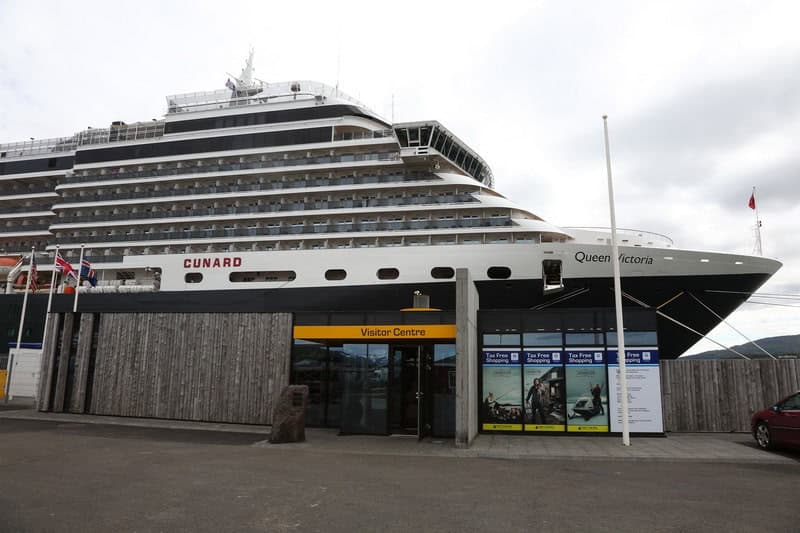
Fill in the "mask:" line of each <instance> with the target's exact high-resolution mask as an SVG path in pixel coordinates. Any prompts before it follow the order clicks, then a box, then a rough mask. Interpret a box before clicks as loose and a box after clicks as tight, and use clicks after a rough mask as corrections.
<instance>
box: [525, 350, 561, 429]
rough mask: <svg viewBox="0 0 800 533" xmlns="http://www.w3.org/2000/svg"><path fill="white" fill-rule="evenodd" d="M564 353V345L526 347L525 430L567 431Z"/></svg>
mask: <svg viewBox="0 0 800 533" xmlns="http://www.w3.org/2000/svg"><path fill="white" fill-rule="evenodd" d="M563 357H564V355H563V352H562V351H561V348H539V349H536V350H523V352H522V364H523V371H522V376H523V384H524V387H523V392H524V393H525V398H524V400H525V410H524V412H525V415H524V420H525V431H564V430H565V429H566V415H565V408H564V405H565V404H564V401H565V399H566V390H565V388H564V359H563Z"/></svg>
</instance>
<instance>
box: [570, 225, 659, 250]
mask: <svg viewBox="0 0 800 533" xmlns="http://www.w3.org/2000/svg"><path fill="white" fill-rule="evenodd" d="M563 229H565V230H568V231H569V230H574V231H587V232H592V233H597V234H598V235H600V234H603V235H606V236H607V237H608V239H611V228H610V227H603V226H596V227H591V226H571V227H564V228H563ZM617 235H618V236H619V237H623V238H624V237H638V238H640V239H643V240H646V241H648V243H649V244H654V243H663V244H668V245H670V246H672V245H674V244H675V243H674V242H673V241H672V239H671V238H670V237H667V236H666V235H662V234H661V233H655V232H653V231H645V230H638V229H631V228H617Z"/></svg>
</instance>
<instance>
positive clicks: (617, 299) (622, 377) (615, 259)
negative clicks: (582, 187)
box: [603, 115, 631, 446]
mask: <svg viewBox="0 0 800 533" xmlns="http://www.w3.org/2000/svg"><path fill="white" fill-rule="evenodd" d="M603 133H604V135H605V141H606V172H607V174H608V209H609V211H610V213H611V258H612V259H611V263H612V264H613V265H614V307H615V308H616V311H617V360H618V361H619V388H620V404H621V407H622V445H623V446H630V445H631V435H630V428H629V427H628V426H629V422H628V375H627V370H626V367H625V326H624V325H623V322H622V282H621V281H620V273H619V247H618V246H617V218H616V214H615V212H614V184H613V182H612V180H611V150H610V148H609V145H608V115H603ZM610 394H611V391H609V395H610ZM609 416H611V413H609Z"/></svg>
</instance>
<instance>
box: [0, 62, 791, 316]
mask: <svg viewBox="0 0 800 533" xmlns="http://www.w3.org/2000/svg"><path fill="white" fill-rule="evenodd" d="M251 60H252V57H251ZM251 67H252V65H251V62H248V65H247V67H246V68H245V70H244V71H243V72H242V75H241V76H240V77H239V78H237V79H235V80H234V81H231V80H229V82H228V84H227V88H226V89H223V90H217V91H211V92H204V93H192V94H184V95H175V96H170V97H168V98H167V113H166V115H165V117H164V118H163V120H154V121H150V122H138V123H134V124H125V123H123V122H121V121H118V122H113V123H112V124H111V126H110V127H109V128H105V129H89V130H86V131H84V132H80V133H78V134H75V135H73V136H72V137H65V138H60V139H53V140H47V141H33V140H32V141H30V142H24V143H16V144H12V145H2V146H0V184H2V189H0V220H2V223H1V224H0V251H2V253H3V254H7V255H13V254H23V253H26V252H29V251H30V248H31V247H32V246H35V247H36V248H37V250H46V251H49V252H51V253H52V251H53V250H54V248H55V246H56V245H58V246H59V247H60V253H61V255H62V256H63V257H64V258H65V259H67V260H68V261H71V262H73V263H77V261H78V257H79V255H80V249H81V246H85V248H84V253H85V256H86V257H87V258H88V259H89V260H90V261H91V262H92V263H93V264H94V267H95V270H96V271H97V272H98V278H99V282H98V286H97V287H96V288H91V289H90V288H82V290H85V291H87V292H97V293H104V292H115V291H119V292H139V291H153V290H160V291H162V292H167V291H229V290H261V291H264V290H266V291H271V290H285V289H289V288H296V289H308V290H310V291H313V290H314V289H319V288H325V289H327V288H339V289H341V290H342V291H345V292H342V293H341V294H343V295H344V294H346V291H347V290H362V289H363V290H366V288H369V287H380V286H383V287H391V286H396V285H403V286H406V285H408V286H412V285H415V284H416V285H417V286H420V287H424V286H425V285H426V284H436V283H447V282H452V281H453V277H454V269H456V268H459V267H466V268H469V269H470V271H471V272H472V275H473V276H474V278H475V280H476V281H477V282H478V283H479V284H480V283H484V284H485V285H484V288H485V291H487V292H486V295H485V296H484V295H482V298H486V299H487V300H492V299H494V300H495V301H494V302H493V305H495V306H500V307H502V305H503V302H508V306H509V307H515V306H516V307H518V306H523V307H529V308H534V307H536V306H541V305H557V304H558V303H559V302H562V303H563V302H566V301H574V302H575V303H578V302H580V303H581V305H592V304H593V302H598V301H603V302H605V299H607V297H608V294H609V293H608V288H607V285H608V282H609V279H610V276H611V264H610V256H609V254H610V246H609V244H610V240H609V239H610V234H609V232H608V231H605V230H594V229H586V228H574V229H567V228H560V227H557V226H554V225H553V224H550V223H548V222H546V221H544V220H542V219H541V218H540V217H538V216H536V215H535V214H534V213H533V212H531V211H529V210H527V209H525V208H522V207H520V206H518V205H516V204H515V203H514V202H512V201H510V200H509V199H507V198H505V197H504V196H503V195H501V194H499V193H498V192H496V191H495V190H494V189H493V185H494V184H493V175H492V172H491V170H490V168H489V166H488V165H487V163H486V162H485V161H483V159H482V158H481V157H480V156H479V155H478V154H477V153H476V152H475V151H474V150H472V149H471V148H470V147H469V146H467V145H466V144H465V143H464V142H462V141H461V140H460V139H459V138H458V137H456V135H454V134H453V133H451V132H450V131H449V130H447V129H446V128H445V127H444V126H442V125H441V124H439V123H438V122H436V121H421V122H410V123H400V124H389V123H388V122H387V121H385V120H384V119H382V118H381V117H379V116H378V115H377V114H375V113H374V112H372V111H370V110H369V109H368V108H367V107H366V106H364V105H363V104H361V103H359V102H358V101H356V100H355V99H353V98H351V97H349V96H347V95H346V94H344V93H342V92H340V91H339V90H338V89H337V88H334V87H330V86H327V85H324V84H320V83H317V82H310V81H294V82H287V83H275V84H267V83H263V82H255V81H253V80H252V75H251V73H252V68H251ZM564 216H565V218H566V217H567V216H568V214H565V215H564ZM620 245H621V248H620V251H621V254H622V255H623V257H622V259H623V261H622V275H623V276H625V277H626V279H627V280H635V281H634V282H633V284H632V285H628V286H629V287H631V288H630V291H631V294H630V296H631V297H633V298H634V299H637V300H639V301H641V302H644V303H646V304H648V305H658V304H660V303H662V301H665V300H666V299H668V298H670V297H672V296H674V295H675V294H678V293H679V292H680V291H681V290H682V289H681V287H683V286H694V285H697V284H698V283H700V282H699V281H698V280H699V279H702V280H706V281H707V280H713V279H716V280H717V281H719V280H726V284H724V286H720V287H719V288H720V290H723V289H731V290H733V289H738V288H742V289H746V290H750V289H752V290H754V289H755V287H757V286H759V285H760V284H761V283H763V282H764V281H765V280H766V279H767V278H768V277H769V276H770V275H772V274H773V273H774V272H775V271H776V270H777V268H779V266H780V264H779V263H778V262H777V261H773V260H769V259H765V258H761V257H752V256H735V255H730V254H713V253H708V252H700V251H689V250H681V249H678V248H675V247H674V246H673V243H672V241H671V240H670V239H669V238H667V237H664V236H661V235H658V234H654V233H649V232H643V231H623V232H621V242H620ZM51 257H52V255H51ZM48 267H49V262H48V261H46V260H40V267H39V268H40V271H42V272H44V271H46V270H47V269H48ZM681 280H688V281H681ZM10 281H13V280H10ZM42 281H44V280H42ZM687 284H688V285H687ZM598 287H601V288H598ZM509 288H510V289H511V290H512V292H509V290H508V289H509ZM589 293H592V295H591V296H589ZM283 294H288V293H283ZM292 294H293V295H294V296H292V297H297V293H292ZM309 294H310V293H308V294H304V296H303V298H313V296H310V295H309ZM281 298H285V297H283V296H282V297H281ZM587 298H588V299H587ZM659 298H661V299H662V300H661V301H656V300H658V299H659ZM278 299H280V298H278ZM282 301H287V300H282ZM741 301H742V297H741V296H737V297H736V299H735V300H734V299H730V300H726V303H725V305H724V306H723V309H721V312H722V314H727V313H729V312H730V311H732V310H733V309H734V308H735V307H736V306H737V305H738V304H739V303H741ZM286 305H287V306H290V304H288V303H287V304H286ZM716 322H718V320H716ZM716 322H715V323H716ZM700 329H706V328H705V325H704V326H703V327H702V328H700Z"/></svg>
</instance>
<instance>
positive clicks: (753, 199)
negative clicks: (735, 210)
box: [747, 192, 756, 209]
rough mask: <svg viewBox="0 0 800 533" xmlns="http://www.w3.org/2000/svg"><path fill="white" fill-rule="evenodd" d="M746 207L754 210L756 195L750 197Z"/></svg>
mask: <svg viewBox="0 0 800 533" xmlns="http://www.w3.org/2000/svg"><path fill="white" fill-rule="evenodd" d="M747 207H749V208H750V209H755V208H756V193H755V192H754V193H752V194H751V195H750V201H749V202H747Z"/></svg>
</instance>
